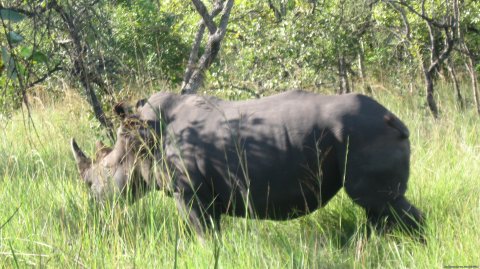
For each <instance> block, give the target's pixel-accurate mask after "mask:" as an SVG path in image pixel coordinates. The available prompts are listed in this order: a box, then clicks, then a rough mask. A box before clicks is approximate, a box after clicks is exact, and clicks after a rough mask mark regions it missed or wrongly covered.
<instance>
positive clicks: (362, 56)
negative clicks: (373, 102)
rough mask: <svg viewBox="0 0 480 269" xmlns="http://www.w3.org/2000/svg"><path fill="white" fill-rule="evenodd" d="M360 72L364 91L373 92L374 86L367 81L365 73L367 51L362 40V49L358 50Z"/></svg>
mask: <svg viewBox="0 0 480 269" xmlns="http://www.w3.org/2000/svg"><path fill="white" fill-rule="evenodd" d="M358 73H359V75H360V80H361V81H362V91H363V92H364V93H369V94H370V93H372V87H370V85H369V84H368V83H367V79H366V75H365V53H364V48H363V42H362V41H360V50H359V52H358Z"/></svg>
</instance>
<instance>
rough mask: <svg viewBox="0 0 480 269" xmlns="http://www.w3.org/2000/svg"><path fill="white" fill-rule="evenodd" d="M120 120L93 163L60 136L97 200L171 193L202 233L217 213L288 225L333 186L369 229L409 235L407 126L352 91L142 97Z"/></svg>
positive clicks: (122, 109) (415, 221) (416, 223)
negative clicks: (242, 96) (151, 192)
mask: <svg viewBox="0 0 480 269" xmlns="http://www.w3.org/2000/svg"><path fill="white" fill-rule="evenodd" d="M115 111H116V113H117V114H118V115H119V116H120V118H121V126H120V127H119V128H118V131H117V140H116V142H115V144H114V145H113V147H106V146H104V145H103V144H102V143H101V142H97V143H96V148H97V152H96V157H95V158H94V159H93V160H92V159H90V158H89V157H87V156H86V155H85V154H84V153H83V151H82V150H81V149H80V148H79V146H78V144H77V143H76V142H75V140H74V139H72V141H71V146H72V151H73V155H74V157H75V160H76V164H77V166H78V170H79V172H80V176H81V179H82V181H83V182H85V183H86V184H87V185H88V187H89V188H90V189H91V191H92V193H93V194H94V195H95V196H96V197H98V198H100V199H101V198H104V197H106V196H108V195H109V194H112V193H114V194H120V195H127V196H129V197H133V201H135V200H136V199H138V198H140V197H142V195H144V194H145V193H146V192H147V191H148V190H152V189H157V190H164V191H165V192H166V193H167V194H168V195H170V196H173V198H174V199H175V202H176V206H177V208H178V210H179V211H180V213H181V215H183V216H184V217H185V219H186V220H187V222H188V223H189V224H190V225H189V227H191V228H192V229H193V230H194V231H196V232H197V233H198V234H200V235H203V234H204V233H205V232H206V231H211V230H212V228H213V229H214V230H217V229H219V228H220V218H221V216H222V215H223V214H227V215H231V216H239V217H251V218H258V219H271V220H287V219H293V218H297V217H300V216H304V215H306V214H309V213H311V212H313V211H315V210H316V209H318V208H321V207H324V206H325V205H327V203H328V202H329V201H330V200H331V199H332V197H333V196H335V194H336V193H337V192H338V191H339V190H340V189H341V188H342V187H344V189H345V191H346V193H347V194H348V196H349V197H350V198H351V199H352V200H353V201H354V203H356V204H357V205H359V206H361V207H363V208H364V210H365V212H366V217H367V223H369V224H371V225H369V226H368V227H377V228H378V227H383V228H382V231H383V229H385V228H392V227H406V228H407V229H409V230H411V231H418V230H419V229H420V228H421V226H422V223H423V222H424V217H423V214H422V213H421V212H420V211H419V210H418V209H417V208H416V207H414V206H413V205H412V204H411V203H410V202H409V201H408V200H407V199H406V197H405V192H406V190H407V181H408V177H409V162H410V143H409V130H408V129H407V127H406V126H405V124H404V123H402V121H401V120H399V119H398V118H397V117H396V116H395V115H394V114H393V113H392V112H390V111H389V110H387V109H386V108H385V107H384V106H382V105H381V104H379V103H378V102H376V101H375V100H373V99H372V98H370V97H368V96H364V95H361V94H345V95H333V96H329V95H321V94H316V93H312V92H306V91H301V90H294V91H288V92H284V93H280V94H277V95H272V96H269V97H264V98H260V99H254V100H246V101H225V100H221V99H218V98H215V97H209V96H200V95H177V94H174V93H169V92H159V93H156V94H153V95H152V96H151V97H150V98H149V99H148V100H146V101H144V102H139V105H138V108H137V110H136V111H135V112H129V109H128V107H126V106H125V105H118V106H116V107H115Z"/></svg>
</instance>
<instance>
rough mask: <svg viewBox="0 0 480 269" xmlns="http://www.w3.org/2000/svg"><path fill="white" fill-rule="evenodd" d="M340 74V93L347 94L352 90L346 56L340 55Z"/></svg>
mask: <svg viewBox="0 0 480 269" xmlns="http://www.w3.org/2000/svg"><path fill="white" fill-rule="evenodd" d="M338 76H339V80H340V81H339V84H340V85H339V90H338V93H339V94H345V93H349V92H350V87H349V85H348V73H347V66H346V63H345V57H344V56H343V55H339V57H338Z"/></svg>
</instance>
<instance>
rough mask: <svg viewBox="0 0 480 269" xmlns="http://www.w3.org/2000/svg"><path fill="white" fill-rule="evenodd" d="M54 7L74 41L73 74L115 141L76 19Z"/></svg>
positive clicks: (101, 122) (58, 7)
mask: <svg viewBox="0 0 480 269" xmlns="http://www.w3.org/2000/svg"><path fill="white" fill-rule="evenodd" d="M52 7H53V9H54V10H55V11H57V12H58V14H60V17H61V18H62V20H63V22H64V23H65V24H66V25H67V28H68V32H69V35H70V38H71V39H72V43H73V52H72V53H71V55H70V58H71V60H72V62H73V74H74V75H76V76H78V78H79V80H80V83H81V84H82V86H83V88H84V90H85V95H86V96H87V100H88V103H89V104H90V105H91V106H92V109H93V113H94V115H95V118H96V119H97V120H98V121H99V122H100V125H101V126H102V127H104V128H105V129H106V131H107V135H108V137H109V138H110V140H112V141H114V140H115V135H114V131H113V124H112V123H111V122H110V121H109V120H108V118H107V117H106V115H105V113H104V111H103V109H102V105H101V103H100V100H99V99H98V97H97V95H96V94H95V90H94V89H93V87H92V84H91V82H92V81H91V79H90V77H89V72H88V70H87V67H86V65H85V58H86V56H85V54H86V53H87V49H86V47H85V45H83V44H82V40H81V37H80V34H79V30H78V29H77V26H76V25H75V23H74V18H73V17H72V14H71V13H69V12H67V11H65V10H64V8H63V7H61V6H60V5H58V3H56V2H53V6H52Z"/></svg>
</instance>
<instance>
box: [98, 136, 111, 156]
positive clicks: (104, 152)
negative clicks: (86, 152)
mask: <svg viewBox="0 0 480 269" xmlns="http://www.w3.org/2000/svg"><path fill="white" fill-rule="evenodd" d="M110 151H112V149H111V148H109V147H107V146H105V144H103V142H102V141H100V140H97V142H95V155H96V158H97V160H98V159H101V158H103V157H105V156H106V155H107V154H109V153H110Z"/></svg>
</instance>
